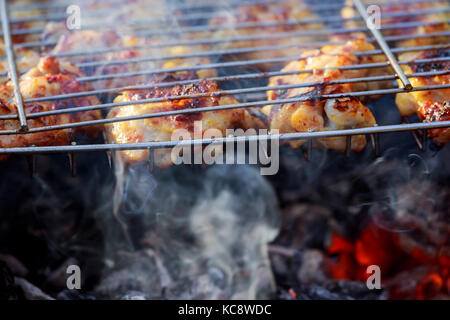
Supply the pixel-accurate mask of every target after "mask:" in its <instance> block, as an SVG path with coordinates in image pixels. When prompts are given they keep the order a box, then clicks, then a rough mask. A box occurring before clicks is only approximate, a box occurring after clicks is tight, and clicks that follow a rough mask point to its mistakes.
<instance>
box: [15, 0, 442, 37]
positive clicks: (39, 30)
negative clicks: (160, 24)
mask: <svg viewBox="0 0 450 320" xmlns="http://www.w3.org/2000/svg"><path fill="white" fill-rule="evenodd" d="M417 2H422V1H417ZM408 3H410V2H408ZM325 8H326V9H329V8H328V6H326V7H325ZM430 10H433V11H431V13H434V12H435V10H437V9H430ZM442 10H444V11H445V8H442V9H440V11H442ZM425 13H427V14H429V13H430V11H429V10H428V11H427V10H425V11H424V10H422V12H421V11H420V10H419V11H418V12H412V13H405V12H388V13H386V14H385V15H383V18H389V17H402V16H411V15H421V14H425ZM94 14H95V15H94V16H98V12H95V13H94ZM88 16H90V14H89V12H88ZM352 20H355V21H356V20H361V17H352V18H342V17H341V16H340V15H339V16H335V17H320V18H315V19H314V18H313V19H311V18H309V19H301V20H293V21H283V22H279V21H278V22H253V23H240V24H233V25H218V26H214V25H200V26H194V27H179V28H176V30H175V31H174V30H165V29H164V30H161V29H160V28H158V29H159V30H147V31H138V32H132V34H135V35H139V36H151V35H169V34H174V33H176V34H181V33H190V32H199V31H202V32H204V31H211V30H224V29H233V30H234V29H241V28H260V27H271V26H272V27H273V26H289V25H298V24H309V23H319V22H321V23H325V22H344V21H352ZM435 23H436V22H435ZM437 23H438V22H437ZM154 24H155V21H153V20H149V19H145V20H129V21H128V20H127V21H124V22H122V23H121V26H122V27H123V26H127V27H131V28H132V29H133V28H142V27H144V26H147V27H148V26H151V25H154ZM109 28H113V29H116V28H117V24H116V23H114V22H113V23H106V22H102V23H91V24H87V25H83V26H82V28H81V30H92V29H109ZM44 30H45V29H44V28H29V29H13V30H12V35H24V34H29V33H42V32H44Z"/></svg>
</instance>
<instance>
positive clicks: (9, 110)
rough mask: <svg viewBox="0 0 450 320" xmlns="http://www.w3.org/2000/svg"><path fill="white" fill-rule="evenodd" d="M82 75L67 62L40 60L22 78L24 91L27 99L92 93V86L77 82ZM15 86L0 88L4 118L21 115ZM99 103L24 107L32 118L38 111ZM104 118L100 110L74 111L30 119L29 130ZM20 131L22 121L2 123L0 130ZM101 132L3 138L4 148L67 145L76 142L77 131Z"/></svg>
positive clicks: (67, 101)
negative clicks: (74, 93) (16, 102)
mask: <svg viewBox="0 0 450 320" xmlns="http://www.w3.org/2000/svg"><path fill="white" fill-rule="evenodd" d="M80 75H81V73H80V71H79V70H78V69H77V68H76V67H75V66H73V65H70V64H65V63H61V64H59V63H58V61H57V60H55V59H54V58H48V57H47V58H42V59H41V60H40V61H39V64H38V65H37V67H35V68H33V69H31V70H30V71H28V72H27V73H26V74H24V75H23V76H22V77H20V80H19V85H20V90H21V93H22V95H23V98H24V99H25V100H26V99H31V98H39V97H45V96H54V95H60V94H67V93H73V92H81V91H87V90H89V86H88V85H85V84H82V83H80V82H78V81H76V80H74V78H75V77H78V76H80ZM13 87H14V85H13V84H12V83H11V82H8V83H6V84H4V85H1V86H0V99H1V100H0V114H1V115H14V114H17V106H16V104H15V99H14V94H13ZM97 104H99V101H98V99H97V98H96V97H95V96H93V97H80V98H72V99H64V100H53V101H45V102H37V103H26V104H25V106H24V107H25V113H26V114H27V115H30V114H33V113H37V112H45V111H53V110H60V109H66V108H75V107H83V106H89V105H97ZM100 118H101V113H100V111H98V110H97V111H86V112H73V113H65V114H58V115H52V116H43V117H38V118H30V119H28V126H29V128H39V127H47V126H53V125H61V124H67V123H72V122H80V121H89V120H95V119H100ZM17 129H19V122H18V120H0V130H17ZM100 130H101V128H100V127H84V128H80V129H64V130H54V131H46V132H37V133H30V134H20V135H1V136H0V147H1V148H13V147H27V146H31V145H36V146H49V145H67V144H70V142H71V141H72V137H73V135H74V133H76V132H84V133H87V134H88V135H89V136H92V137H94V136H95V135H97V134H98V133H99V131H100Z"/></svg>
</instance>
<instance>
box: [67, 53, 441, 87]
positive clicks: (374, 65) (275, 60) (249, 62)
mask: <svg viewBox="0 0 450 320" xmlns="http://www.w3.org/2000/svg"><path fill="white" fill-rule="evenodd" d="M296 58H298V57H285V58H273V59H257V60H246V61H236V62H234V61H232V62H223V63H222V62H221V63H211V64H203V65H196V66H190V67H179V68H167V69H153V70H148V71H147V70H144V71H134V72H124V73H115V74H105V75H98V76H86V77H79V78H76V80H77V81H80V82H91V81H98V80H108V79H115V78H127V77H135V76H143V75H154V74H163V73H168V72H179V71H196V70H205V69H215V68H231V67H241V66H249V65H257V64H262V63H280V62H289V61H295V60H296ZM448 59H449V57H443V58H433V59H423V60H417V61H421V62H423V63H426V62H436V61H447V60H448ZM399 64H408V62H407V61H401V62H399ZM389 66H390V64H389V62H380V63H370V64H360V65H349V66H342V67H338V68H335V69H338V70H348V69H364V68H381V67H389ZM322 69H324V70H327V68H318V69H317V70H322ZM331 69H333V68H331ZM313 71H314V70H302V73H311V72H313Z"/></svg>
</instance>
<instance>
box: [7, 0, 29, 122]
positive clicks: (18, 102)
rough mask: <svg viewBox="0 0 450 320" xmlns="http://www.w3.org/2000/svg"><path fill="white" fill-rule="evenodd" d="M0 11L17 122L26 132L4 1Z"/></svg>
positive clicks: (25, 120) (25, 119)
mask: <svg viewBox="0 0 450 320" xmlns="http://www.w3.org/2000/svg"><path fill="white" fill-rule="evenodd" d="M0 10H1V13H0V14H1V18H2V22H1V23H2V29H3V30H4V31H5V33H4V35H3V40H4V41H5V53H6V57H7V59H8V67H9V72H10V74H11V81H12V83H13V85H14V88H13V91H14V98H15V101H16V107H17V112H18V114H19V122H20V131H27V130H28V124H27V118H26V115H25V109H24V103H23V98H22V94H21V93H20V89H19V81H18V76H17V67H16V59H15V57H14V50H13V43H12V40H11V31H10V25H9V23H10V22H9V13H8V7H7V4H6V0H0Z"/></svg>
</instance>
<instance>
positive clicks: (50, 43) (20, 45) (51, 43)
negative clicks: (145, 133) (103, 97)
mask: <svg viewBox="0 0 450 320" xmlns="http://www.w3.org/2000/svg"><path fill="white" fill-rule="evenodd" d="M437 12H450V8H447V9H440V10H418V11H415V12H407V13H405V12H399V13H395V16H411V15H422V14H430V13H437ZM388 15H391V16H394V13H392V14H385V17H387V16H388ZM348 20H350V21H352V20H354V19H353V18H350V19H348ZM358 20H359V19H358ZM343 30H345V29H343ZM365 30H366V29H365V28H364V30H360V28H355V30H354V31H353V32H359V31H365ZM311 32H312V31H311ZM328 32H335V30H331V31H328ZM279 35H281V33H280V34H279ZM310 35H313V34H310ZM267 36H269V35H267ZM270 36H272V35H270ZM290 36H295V33H292V32H291V33H286V35H285V37H290ZM242 40H252V39H247V38H245V39H242ZM242 40H239V37H237V38H227V39H225V38H222V39H214V41H212V40H211V39H210V41H207V42H205V41H206V40H200V41H203V42H199V41H195V42H194V41H191V42H186V43H180V44H179V45H195V44H213V43H220V42H228V41H242ZM56 44H57V41H52V40H48V41H35V42H27V43H18V44H16V45H15V47H17V48H30V47H41V46H44V47H46V46H54V45H56ZM166 46H170V45H166ZM174 46H175V44H174ZM130 48H131V47H130ZM121 49H122V50H123V48H121ZM117 51H120V49H118V50H117ZM77 54H78V55H79V54H80V53H77Z"/></svg>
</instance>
